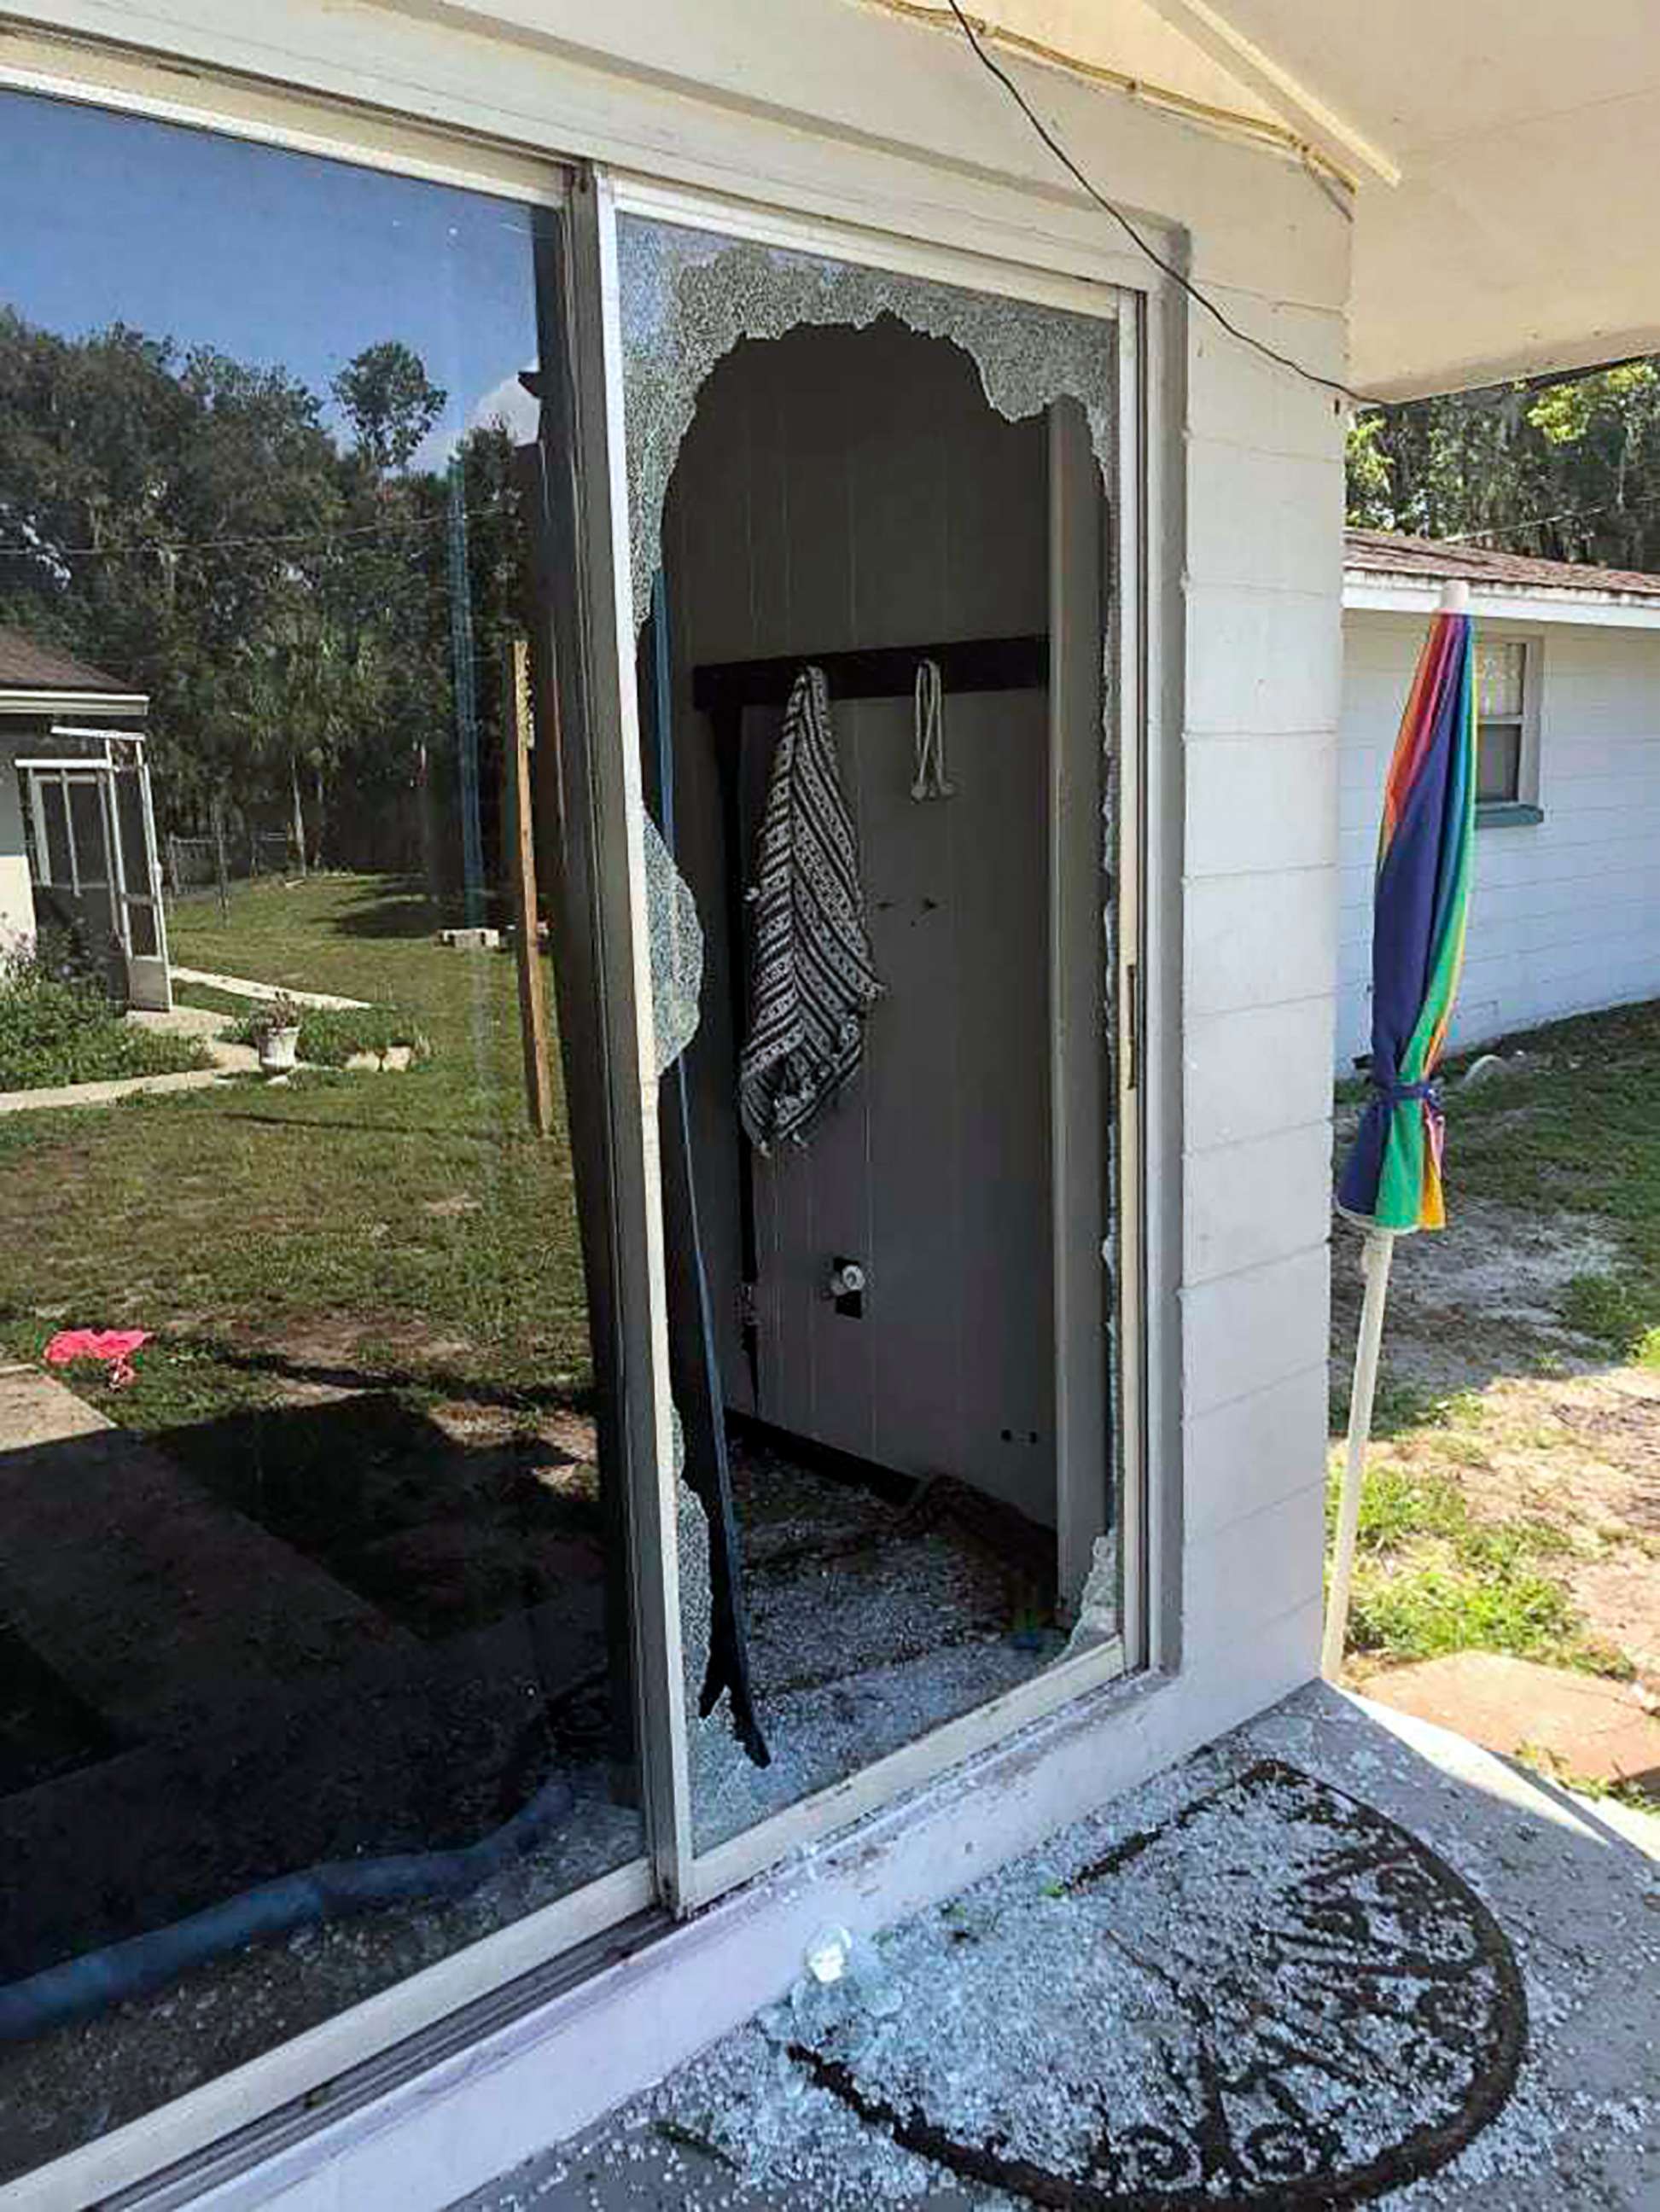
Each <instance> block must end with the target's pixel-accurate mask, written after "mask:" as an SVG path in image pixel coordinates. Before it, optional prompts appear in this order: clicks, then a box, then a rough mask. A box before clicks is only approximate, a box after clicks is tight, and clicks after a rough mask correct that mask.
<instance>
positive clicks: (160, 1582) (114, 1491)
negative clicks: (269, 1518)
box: [0, 1368, 415, 1741]
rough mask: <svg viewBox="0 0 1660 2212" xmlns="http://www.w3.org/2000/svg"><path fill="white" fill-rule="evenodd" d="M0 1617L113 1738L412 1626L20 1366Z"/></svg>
mask: <svg viewBox="0 0 1660 2212" xmlns="http://www.w3.org/2000/svg"><path fill="white" fill-rule="evenodd" d="M0 1617H3V1618H4V1619H6V1620H9V1623H10V1624H11V1626H12V1628H13V1629H14V1631H15V1632H16V1634H17V1635H18V1636H20V1637H21V1638H22V1639H23V1641H24V1642H25V1643H26V1644H28V1645H29V1646H30V1648H31V1649H32V1650H33V1651H35V1652H36V1653H38V1655H39V1656H40V1658H41V1660H42V1661H44V1662H45V1663H46V1665H47V1666H48V1667H50V1668H52V1672H53V1673H54V1674H56V1675H57V1676H58V1679H59V1680H60V1681H62V1682H64V1684H66V1685H67V1686H68V1687H69V1689H70V1691H71V1692H73V1693H74V1695H75V1696H76V1698H78V1699H81V1700H82V1703H83V1704H85V1705H88V1706H89V1707H90V1708H91V1709H92V1711H94V1712H95V1713H96V1714H97V1715H98V1716H99V1717H100V1719H101V1720H103V1721H104V1722H106V1723H107V1724H108V1725H109V1726H110V1727H112V1728H113V1729H115V1730H116V1731H117V1732H118V1733H119V1735H122V1736H124V1737H125V1738H127V1739H128V1740H129V1741H132V1740H137V1741H143V1740H145V1739H147V1738H149V1737H152V1736H154V1735H157V1734H159V1733H161V1732H164V1731H167V1730H170V1729H179V1728H180V1727H186V1726H188V1727H195V1726H199V1725H204V1724H207V1723H211V1722H213V1721H215V1720H218V1719H227V1718H231V1717H234V1716H235V1714H236V1713H237V1711H239V1709H240V1707H241V1706H242V1705H243V1704H244V1702H245V1701H246V1699H247V1698H248V1696H249V1695H250V1693H251V1692H253V1691H254V1690H257V1689H269V1688H271V1687H273V1686H279V1685H283V1684H289V1683H293V1684H296V1685H298V1684H316V1685H317V1686H323V1685H324V1684H325V1683H326V1682H327V1680H329V1678H330V1677H331V1675H333V1674H335V1673H336V1672H337V1670H338V1669H339V1668H341V1667H342V1666H344V1665H346V1664H348V1663H349V1662H351V1661H352V1660H354V1659H356V1658H358V1657H360V1656H363V1655H364V1654H366V1653H368V1652H370V1651H373V1650H381V1649H384V1648H385V1647H386V1646H387V1645H388V1644H405V1645H407V1646H408V1647H409V1648H410V1649H413V1648H415V1639H414V1638H411V1637H409V1636H408V1635H407V1634H406V1632H404V1631H403V1630H401V1629H399V1628H398V1627H396V1626H394V1625H393V1624H392V1622H391V1621H390V1620H387V1619H386V1615H385V1614H384V1613H380V1611H378V1610H377V1609H376V1608H375V1607H374V1606H371V1605H369V1604H368V1603H366V1602H365V1601H364V1600H363V1599H362V1598H360V1597H358V1596H356V1595H355V1594H354V1593H353V1592H352V1591H350V1590H349V1589H346V1588H345V1587H344V1584H343V1583H337V1581H335V1579H334V1577H332V1576H331V1575H330V1574H328V1573H326V1572H325V1571H324V1570H323V1569H322V1568H320V1567H319V1566H316V1565H313V1563H312V1562H311V1561H310V1560H309V1559H303V1558H302V1557H301V1554H300V1553H297V1552H295V1551H294V1550H293V1549H292V1548H291V1547H289V1546H288V1545H287V1544H284V1543H283V1542H281V1541H279V1540H278V1539H277V1538H276V1537H274V1536H271V1535H269V1534H267V1533H266V1532H265V1529H263V1528H259V1527H258V1525H257V1524H256V1523H255V1522H252V1521H250V1520H248V1519H246V1517H245V1516H243V1515H242V1514H240V1513H238V1512H236V1511H234V1510H233V1509H232V1508H230V1507H228V1506H226V1505H222V1504H219V1503H218V1502H217V1501H216V1500H215V1499H213V1498H210V1497H209V1496H208V1495H207V1494H206V1493H205V1492H204V1491H202V1490H200V1489H198V1487H197V1486H196V1485H195V1484H194V1483H192V1481H191V1480H189V1478H188V1477H187V1476H185V1475H184V1474H181V1473H180V1472H179V1470H178V1469H177V1468H175V1467H174V1466H173V1463H172V1462H171V1461H169V1460H167V1459H166V1458H164V1457H163V1456H162V1455H161V1453H160V1452H157V1451H155V1450H152V1449H151V1448H150V1447H149V1445H148V1444H146V1443H143V1440H142V1439H141V1438H139V1437H135V1436H132V1435H131V1434H129V1433H128V1432H127V1431H125V1430H123V1429H118V1428H116V1427H115V1426H114V1425H113V1424H112V1423H111V1422H110V1421H108V1420H106V1419H105V1418H104V1416H103V1415H102V1414H101V1413H99V1412H98V1411H97V1409H96V1408H95V1407H92V1406H89V1405H88V1404H87V1402H86V1401H84V1400H83V1399H81V1398H78V1397H77V1396H76V1395H75V1393H74V1392H73V1391H72V1390H69V1389H65V1388H64V1385H63V1384H62V1383H58V1382H57V1381H56V1380H54V1379H53V1378H52V1376H48V1375H44V1374H40V1373H39V1372H37V1371H36V1370H34V1369H33V1368H11V1369H8V1370H0Z"/></svg>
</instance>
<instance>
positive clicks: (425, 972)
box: [0, 876, 591, 1433]
mask: <svg viewBox="0 0 1660 2212" xmlns="http://www.w3.org/2000/svg"><path fill="white" fill-rule="evenodd" d="M451 918H452V917H450V916H449V915H446V914H443V913H442V912H441V910H440V909H439V908H435V907H434V906H432V905H430V904H429V903H428V902H426V901H425V900H424V897H423V895H422V893H421V892H420V890H418V887H411V886H410V885H409V884H406V883H405V882H404V880H403V879H401V878H390V877H373V876H326V877H317V878H311V879H308V880H307V882H306V883H305V884H298V885H295V886H293V887H285V886H284V885H283V884H280V883H272V882H267V881H261V882H259V883H258V884H248V885H240V886H238V887H237V888H236V889H235V890H234V891H233V893H232V896H231V902H230V918H229V921H228V923H227V922H225V921H222V919H221V917H220V915H219V910H218V905H217V902H216V900H212V899H209V900H202V901H183V902H179V906H178V908H177V909H176V910H175V912H174V913H173V915H172V917H171V935H172V940H173V947H174V951H175V953H176V957H178V958H179V960H181V961H183V962H185V963H188V964H189V965H191V966H192V967H199V968H204V969H214V970H216V971H217V972H220V973H222V974H227V975H246V976H247V977H249V978H250V979H252V980H254V981H259V982H264V983H269V984H271V985H274V986H277V987H283V986H289V987H298V988H300V989H302V990H304V989H307V988H311V989H318V990H325V991H334V992H337V993H340V994H343V995H348V996H350V997H353V998H358V999H363V1000H369V1001H371V1002H372V1012H371V1014H370V1016H369V1020H370V1022H371V1023H373V1024H375V1025H376V1026H375V1027H374V1030H371V1031H369V1032H368V1034H369V1035H370V1036H372V1037H374V1038H375V1039H378V1037H379V1036H381V1035H386V1036H392V1035H396V1034H398V1033H414V1032H416V1031H418V1033H419V1034H420V1035H421V1036H423V1037H426V1038H429V1039H430V1040H431V1043H432V1051H431V1054H430V1055H429V1057H426V1058H424V1059H422V1060H419V1061H418V1062H417V1064H416V1065H415V1066H412V1067H411V1068H410V1070H409V1071H408V1072H407V1073H403V1074H399V1075H396V1076H387V1077H386V1078H384V1079H382V1078H379V1077H377V1078H374V1079H369V1078H367V1077H363V1076H356V1075H350V1076H348V1075H344V1074H331V1073H316V1074H310V1075H301V1076H300V1077H298V1078H296V1079H295V1081H294V1082H293V1083H292V1084H290V1085H286V1086H283V1087H282V1088H276V1087H272V1086H269V1085H263V1084H258V1083H253V1082H249V1083H236V1082H231V1083H225V1084H222V1085H216V1086H214V1087H213V1088H212V1089H210V1090H204V1091H191V1092H185V1093H180V1094H172V1095H168V1096H166V1097H147V1098H144V1099H142V1100H137V1101H133V1102H130V1103H126V1104H123V1105H121V1106H118V1107H114V1108H111V1109H106V1110H104V1111H101V1112H99V1113H97V1114H92V1113H87V1112H78V1113H77V1112H70V1111H62V1112H59V1111H52V1112H49V1113H42V1114H30V1115H0V1343H3V1345H4V1346H6V1348H7V1349H8V1350H9V1351H10V1352H11V1353H12V1354H13V1356H15V1357H19V1358H36V1357H38V1356H39V1352H40V1346H41V1345H42V1344H43V1343H44V1341H45V1339H46V1336H47V1335H49V1334H51V1332H52V1329H53V1328H61V1327H88V1328H91V1327H108V1328H114V1327H121V1326H135V1327H141V1328H149V1329H152V1330H154V1331H155V1333H156V1334H155V1343H154V1344H152V1345H150V1346H147V1347H146V1348H145V1351H144V1352H143V1354H142V1355H141V1358H140V1363H139V1382H138V1383H137V1384H136V1385H135V1386H134V1387H133V1388H132V1389H128V1390H123V1391H119V1392H116V1393H114V1394H112V1395H110V1396H109V1397H107V1398H100V1405H102V1406H103V1407H105V1410H106V1411H107V1412H108V1413H109V1414H110V1415H111V1417H112V1419H116V1420H118V1421H120V1422H121V1423H122V1424H123V1425H129V1426H132V1427H136V1428H140V1429H143V1430H145V1431H148V1432H151V1433H155V1432H159V1431H162V1430H171V1431H175V1432H176V1431H179V1429H180V1428H182V1427H183V1426H184V1425H186V1424H187V1423H189V1422H190V1421H191V1420H192V1419H200V1420H203V1421H206V1420H210V1419H217V1418H218V1416H219V1415H220V1414H221V1413H223V1412H225V1411H226V1410H228V1409H234V1408H235V1407H247V1406H250V1405H253V1404H257V1403H259V1402H262V1401H263V1398H264V1395H265V1394H266V1393H267V1392H268V1391H269V1390H270V1389H271V1388H272V1387H273V1382H272V1375H273V1370H272V1368H271V1361H272V1360H273V1359H277V1360H279V1361H280V1359H281V1358H283V1356H284V1354H285V1347H286V1346H290V1345H292V1344H295V1343H296V1342H299V1341H301V1340H307V1339H311V1340H317V1339H322V1338H326V1340H328V1342H329V1343H330V1344H331V1346H337V1354H335V1353H331V1357H330V1359H329V1360H328V1361H327V1362H325V1364H335V1365H339V1366H342V1367H348V1368H350V1369H351V1370H355V1371H357V1372H360V1373H362V1374H363V1375H364V1376H366V1377H367V1378H368V1379H371V1380H375V1379H377V1378H384V1379H386V1380H388V1381H390V1382H391V1383H392V1385H393V1387H396V1388H398V1389H404V1388H405V1387H408V1388H411V1389H413V1388H418V1387H419V1386H421V1385H422V1384H423V1383H426V1382H429V1381H437V1382H440V1383H441V1384H442V1385H443V1386H444V1387H451V1386H453V1387H455V1388H456V1389H462V1388H471V1387H475V1386H476V1387H479V1388H484V1387H486V1386H487V1387H488V1389H489V1391H490V1392H491V1393H492V1394H505V1395H507V1396H508V1397H511V1396H513V1395H514V1394H517V1393H520V1392H522V1393H526V1394H528V1395H529V1396H530V1398H531V1399H532V1401H534V1402H538V1403H541V1402H545V1401H547V1400H548V1399H549V1398H550V1397H556V1398H558V1399H560V1400H562V1401H572V1400H580V1399H581V1395H582V1393H583V1392H584V1391H585V1389H587V1386H588V1383H589V1382H590V1379H591V1374H590V1361H589V1351H588V1337H587V1301H586V1296H585V1291H584V1285H583V1279H582V1267H581V1250H580V1245H579V1241H578V1237H577V1233H576V1218H575V1191H574V1188H573V1183H572V1177H571V1164H570V1155H569V1146H568V1145H567V1143H566V1140H565V1137H564V1133H563V1120H562V1114H559V1115H556V1133H555V1134H554V1135H553V1136H552V1137H551V1138H550V1139H541V1138H538V1136H537V1135H536V1134H535V1133H533V1131H532V1128H531V1127H530V1124H529V1119H528V1115H527V1112H526V1100H525V1079H524V1070H523V1060H522V1048H521V1043H520V1024H519V1011H518V1000H517V984H516V977H515V969H514V962H513V960H512V959H511V958H508V957H502V955H500V954H493V955H492V954H483V955H474V954H469V953H465V952H459V951H453V950H451V949H449V948H447V947H444V946H441V945H439V944H438V943H437V942H436V937H435V933H436V930H437V928H438V927H439V925H440V923H441V921H447V920H449V919H451ZM551 1003H552V999H551V991H550V1005H551ZM394 1008H395V1009H398V1010H399V1011H398V1012H396V1013H394V1012H390V1011H388V1010H390V1009H394ZM237 1011H238V1012H240V1013H242V1014H244V1015H246V1013H247V1012H248V1011H249V1009H248V1003H247V1001H246V1000H241V1001H240V1002H238V1006H237ZM343 1011H344V1012H347V1013H349V1014H350V1017H351V1019H352V1020H353V1022H354V1023H356V1022H357V1021H359V1020H360V1017H358V1016H357V1015H356V1013H355V1012H353V1010H350V1009H348V1010H343ZM406 1022H407V1024H408V1030H407V1032H406V1031H405V1023H406ZM359 1033H360V1034H362V1033H364V1032H362V1031H361V1030H360V1031H359ZM551 1057H552V1074H553V1083H554V1090H555V1097H556V1100H557V1099H558V1097H559V1095H560V1076H561V1069H560V1062H559V1058H558V1054H557V1049H556V1047H555V1049H554V1051H553V1054H552V1056H551ZM77 1387H78V1383H77Z"/></svg>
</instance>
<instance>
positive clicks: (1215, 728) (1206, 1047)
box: [1182, 295, 1343, 1676]
mask: <svg viewBox="0 0 1660 2212" xmlns="http://www.w3.org/2000/svg"><path fill="white" fill-rule="evenodd" d="M1227 305H1228V309H1229V312H1230V313H1231V314H1232V315H1234V317H1235V318H1236V319H1238V320H1241V321H1243V323H1244V325H1245V326H1246V327H1247V328H1249V329H1252V330H1254V331H1257V332H1258V333H1259V334H1260V335H1262V337H1266V338H1268V339H1269V341H1270V342H1271V343H1275V344H1277V345H1279V346H1280V348H1281V349H1283V350H1287V351H1291V352H1292V353H1294V354H1295V355H1296V356H1297V357H1298V358H1299V359H1301V360H1303V361H1305V362H1308V363H1309V364H1310V366H1311V367H1314V368H1319V369H1322V370H1324V371H1326V372H1327V373H1329V374H1339V375H1341V373H1342V365H1343V329H1342V323H1341V317H1340V316H1339V315H1338V314H1337V313H1335V312H1331V311H1328V312H1325V313H1321V312H1319V311H1317V310H1316V309H1315V308H1314V307H1310V306H1307V305H1300V306H1296V307H1290V306H1286V305H1284V304H1281V305H1280V306H1277V307H1273V308H1269V307H1268V306H1267V305H1266V303H1265V302H1263V301H1262V300H1260V299H1258V300H1256V301H1251V300H1247V299H1245V298H1243V297H1241V296H1239V295H1231V296H1230V297H1229V299H1228V302H1227ZM1191 344H1192V355H1191V373H1190V380H1189V436H1188V447H1187V471H1188V503H1189V532H1188V545H1187V649H1186V670H1185V672H1186V727H1185V732H1184V743H1183V772H1184V776H1185V803H1184V817H1185V820H1184V828H1185V839H1184V850H1183V894H1184V898H1183V906H1184V925H1183V1201H1184V1216H1183V1256H1182V1275H1183V1290H1182V1303H1183V1327H1182V1344H1183V1348H1182V1367H1183V1376H1182V1433H1183V1508H1184V1538H1185V1542H1184V1551H1185V1557H1184V1561H1183V1579H1184V1592H1183V1595H1184V1604H1183V1658H1184V1663H1185V1664H1186V1665H1187V1666H1189V1668H1192V1669H1193V1670H1194V1671H1195V1674H1199V1675H1201V1676H1202V1675H1203V1674H1206V1673H1207V1672H1208V1671H1209V1670H1210V1669H1211V1668H1214V1667H1225V1666H1226V1665H1228V1664H1229V1663H1231V1660H1230V1654H1233V1655H1234V1656H1237V1652H1238V1650H1239V1649H1240V1643H1239V1638H1241V1636H1243V1637H1246V1638H1251V1639H1256V1638H1272V1639H1273V1640H1275V1641H1276V1642H1277V1644H1278V1646H1279V1649H1280V1650H1281V1652H1282V1654H1283V1656H1284V1658H1285V1660H1286V1662H1287V1663H1288V1664H1289V1665H1290V1666H1291V1667H1292V1669H1293V1670H1294V1671H1296V1672H1298V1673H1301V1674H1308V1673H1311V1672H1312V1671H1313V1668H1314V1665H1315V1660H1316V1646H1317V1641H1318V1635H1319V1620H1320V1589H1321V1533H1322V1527H1323V1521H1322V1492H1323V1480H1324V1441H1325V1431H1326V1418H1325V1374H1324V1361H1325V1336H1326V1314H1327V1292H1328V1279H1329V1278H1328V1258H1327V1236H1328V1229H1329V1219H1330V1200H1329V1188H1330V1186H1329V1175H1330V1161H1331V1133H1330V1121H1329V1110H1330V1091H1329V1081H1328V1079H1327V1077H1326V1074H1325V1073H1324V1071H1325V1069H1326V1067H1327V1065H1328V1062H1329V1054H1330V1038H1331V1027H1332V985H1333V975H1334V971H1335V952H1336V903H1337V902H1336V890H1337V877H1336V870H1335V844H1336V828H1337V775H1338V760H1337V739H1336V730H1337V712H1338V699H1339V677H1340V659H1341V635H1340V626H1339V609H1338V605H1337V603H1336V600H1335V597H1334V595H1333V592H1332V577H1333V574H1334V573H1335V571H1337V570H1338V569H1339V568H1341V544H1342V521H1343V486H1342V462H1341V424H1340V423H1339V422H1338V420H1337V417H1336V416H1335V411H1334V410H1333V407H1332V404H1331V399H1330V396H1329V394H1326V393H1323V392H1319V391H1317V390H1315V389H1312V388H1310V386H1307V385H1305V384H1302V383H1299V382H1298V380H1296V379H1295V378H1292V377H1290V376H1287V375H1286V374H1284V372H1282V371H1280V370H1277V369H1275V368H1273V367H1272V366H1271V365H1270V364H1269V363H1268V362H1263V361H1262V360H1261V358H1260V357H1256V356H1250V355H1249V354H1245V353H1243V352H1242V349H1240V348H1239V347H1237V345H1235V344H1233V343H1232V342H1231V341H1230V340H1228V339H1226V338H1225V337H1222V336H1220V335H1219V334H1218V333H1216V332H1214V331H1212V330H1209V329H1207V328H1206V327H1205V325H1204V321H1203V319H1202V318H1201V319H1198V321H1197V322H1196V324H1195V328H1194V331H1193V334H1192V340H1191Z"/></svg>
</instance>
